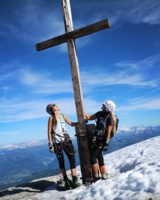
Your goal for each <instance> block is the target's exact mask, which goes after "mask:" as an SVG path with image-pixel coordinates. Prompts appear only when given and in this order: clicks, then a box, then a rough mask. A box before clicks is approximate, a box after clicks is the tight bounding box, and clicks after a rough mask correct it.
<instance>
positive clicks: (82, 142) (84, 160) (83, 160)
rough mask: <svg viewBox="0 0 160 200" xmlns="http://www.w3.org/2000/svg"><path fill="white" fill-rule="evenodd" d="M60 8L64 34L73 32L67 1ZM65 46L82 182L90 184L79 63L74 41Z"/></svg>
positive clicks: (64, 0)
mask: <svg viewBox="0 0 160 200" xmlns="http://www.w3.org/2000/svg"><path fill="white" fill-rule="evenodd" d="M62 7H63V15H64V24H65V30H66V32H71V31H73V22H72V13H71V8H70V2H69V0H62ZM67 45H68V52H69V58H70V66H71V72H72V82H73V89H74V97H75V104H76V111H77V117H78V121H79V122H80V125H79V126H78V128H77V129H76V133H77V137H78V149H79V156H80V164H81V172H82V180H83V183H85V182H90V181H89V179H92V169H91V164H90V151H89V147H88V139H87V128H86V124H85V122H84V120H85V116H84V110H83V96H82V88H81V82H80V72H79V63H78V58H77V52H76V46H75V41H74V39H69V40H67ZM84 153H85V156H84Z"/></svg>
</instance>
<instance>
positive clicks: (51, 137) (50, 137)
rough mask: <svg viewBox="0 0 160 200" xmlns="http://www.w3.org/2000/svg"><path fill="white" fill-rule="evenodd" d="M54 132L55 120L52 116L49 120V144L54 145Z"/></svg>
mask: <svg viewBox="0 0 160 200" xmlns="http://www.w3.org/2000/svg"><path fill="white" fill-rule="evenodd" d="M52 131H53V119H52V116H50V118H49V120H48V142H49V143H50V144H52V141H53V136H52Z"/></svg>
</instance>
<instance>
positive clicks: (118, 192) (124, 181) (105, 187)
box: [36, 136, 160, 200]
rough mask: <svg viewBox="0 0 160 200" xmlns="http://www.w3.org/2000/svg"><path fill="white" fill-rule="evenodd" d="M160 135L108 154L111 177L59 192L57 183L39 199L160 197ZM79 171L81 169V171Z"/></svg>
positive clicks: (110, 199)
mask: <svg viewBox="0 0 160 200" xmlns="http://www.w3.org/2000/svg"><path fill="white" fill-rule="evenodd" d="M159 155H160V137H159V136H158V137H155V138H151V139H148V140H145V141H143V142H140V143H137V144H134V145H131V146H128V147H126V148H123V149H121V150H119V151H116V152H113V153H110V154H108V155H105V163H106V166H107V169H108V173H109V174H110V178H109V179H108V180H105V181H101V180H100V181H98V182H96V183H94V184H92V185H91V186H88V187H85V186H81V187H79V188H77V189H75V190H70V191H65V192H58V191H56V190H54V186H50V187H49V188H46V191H44V192H43V193H40V194H37V195H36V199H40V200H43V199H53V198H52V197H54V199H68V200H72V199H76V200H78V199H81V200H82V199H87V200H90V199H92V200H94V199H95V200H96V199H97V200H99V199H106V200H112V199H114V200H126V199H127V200H144V199H150V198H152V199H160V156H159ZM79 173H80V172H79Z"/></svg>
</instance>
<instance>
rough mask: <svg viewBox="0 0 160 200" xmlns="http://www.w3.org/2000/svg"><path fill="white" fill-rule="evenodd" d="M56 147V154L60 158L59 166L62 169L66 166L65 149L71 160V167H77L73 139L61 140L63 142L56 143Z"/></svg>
mask: <svg viewBox="0 0 160 200" xmlns="http://www.w3.org/2000/svg"><path fill="white" fill-rule="evenodd" d="M54 148H55V153H56V156H57V158H58V162H59V167H60V168H61V169H64V168H65V162H64V155H63V151H64V152H65V154H66V155H67V157H68V160H69V163H70V169H73V168H75V167H76V165H75V156H74V153H75V152H74V146H73V144H72V141H71V140H68V141H65V142H61V143H55V144H54Z"/></svg>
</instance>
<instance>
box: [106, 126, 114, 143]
mask: <svg viewBox="0 0 160 200" xmlns="http://www.w3.org/2000/svg"><path fill="white" fill-rule="evenodd" d="M112 128H113V126H111V125H109V126H108V128H107V134H106V135H107V138H106V139H107V141H110V136H111V131H112Z"/></svg>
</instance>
